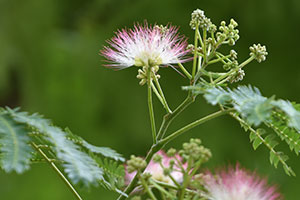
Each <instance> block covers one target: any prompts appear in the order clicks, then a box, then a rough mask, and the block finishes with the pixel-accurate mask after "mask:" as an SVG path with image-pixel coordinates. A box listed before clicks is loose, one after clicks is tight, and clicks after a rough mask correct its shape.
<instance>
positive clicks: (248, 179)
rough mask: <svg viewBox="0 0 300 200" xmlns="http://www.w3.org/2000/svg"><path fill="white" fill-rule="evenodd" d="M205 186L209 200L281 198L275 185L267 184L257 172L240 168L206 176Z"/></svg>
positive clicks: (264, 199)
mask: <svg viewBox="0 0 300 200" xmlns="http://www.w3.org/2000/svg"><path fill="white" fill-rule="evenodd" d="M204 186H205V188H206V189H207V191H208V194H207V198H208V199H209V200H280V199H282V198H281V195H280V194H279V193H278V192H276V188H275V187H274V186H272V187H270V186H268V185H267V182H266V180H264V179H261V178H260V177H258V176H257V175H256V174H255V173H253V172H252V173H251V172H248V171H245V170H243V169H240V168H239V167H238V166H237V167H236V168H235V169H233V168H230V169H228V170H223V171H220V172H218V173H217V174H215V175H213V174H211V173H208V174H207V175H206V176H205V177H204Z"/></svg>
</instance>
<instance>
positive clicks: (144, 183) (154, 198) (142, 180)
mask: <svg viewBox="0 0 300 200" xmlns="http://www.w3.org/2000/svg"><path fill="white" fill-rule="evenodd" d="M138 174H139V178H140V180H141V183H142V185H143V187H144V189H145V190H146V192H147V193H148V194H149V196H150V198H151V199H152V200H157V199H156V197H155V195H154V194H153V192H152V191H151V189H150V188H149V187H148V185H147V182H146V181H145V179H144V178H143V177H142V176H141V174H140V173H138Z"/></svg>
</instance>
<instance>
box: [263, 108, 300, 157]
mask: <svg viewBox="0 0 300 200" xmlns="http://www.w3.org/2000/svg"><path fill="white" fill-rule="evenodd" d="M288 123H289V122H288V121H287V118H286V117H285V116H284V114H283V113H282V112H277V111H274V112H273V113H272V117H271V119H270V121H268V122H266V125H267V126H268V127H270V128H272V129H273V130H274V132H275V133H277V135H278V136H279V137H280V138H281V140H284V141H285V142H286V143H287V144H288V145H289V147H290V150H291V151H294V152H295V153H296V154H297V155H299V151H300V134H299V133H298V132H297V131H296V130H295V129H294V128H291V127H289V126H288Z"/></svg>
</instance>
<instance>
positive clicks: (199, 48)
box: [186, 44, 203, 53]
mask: <svg viewBox="0 0 300 200" xmlns="http://www.w3.org/2000/svg"><path fill="white" fill-rule="evenodd" d="M186 49H187V50H189V51H190V52H191V53H195V46H194V45H193V44H189V45H187V47H186ZM197 53H203V51H202V48H201V47H197Z"/></svg>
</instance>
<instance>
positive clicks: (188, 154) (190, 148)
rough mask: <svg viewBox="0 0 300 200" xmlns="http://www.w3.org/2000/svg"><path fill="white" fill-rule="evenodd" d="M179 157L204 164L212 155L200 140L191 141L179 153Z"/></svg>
mask: <svg viewBox="0 0 300 200" xmlns="http://www.w3.org/2000/svg"><path fill="white" fill-rule="evenodd" d="M179 155H180V156H181V157H182V158H183V159H184V160H186V161H187V160H192V161H199V160H201V162H202V163H205V162H207V161H208V160H209V159H210V158H211V156H212V154H211V152H210V150H209V149H207V148H205V147H204V146H202V145H201V140H200V139H193V138H192V139H190V142H187V143H184V144H183V145H182V150H180V151H179Z"/></svg>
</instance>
